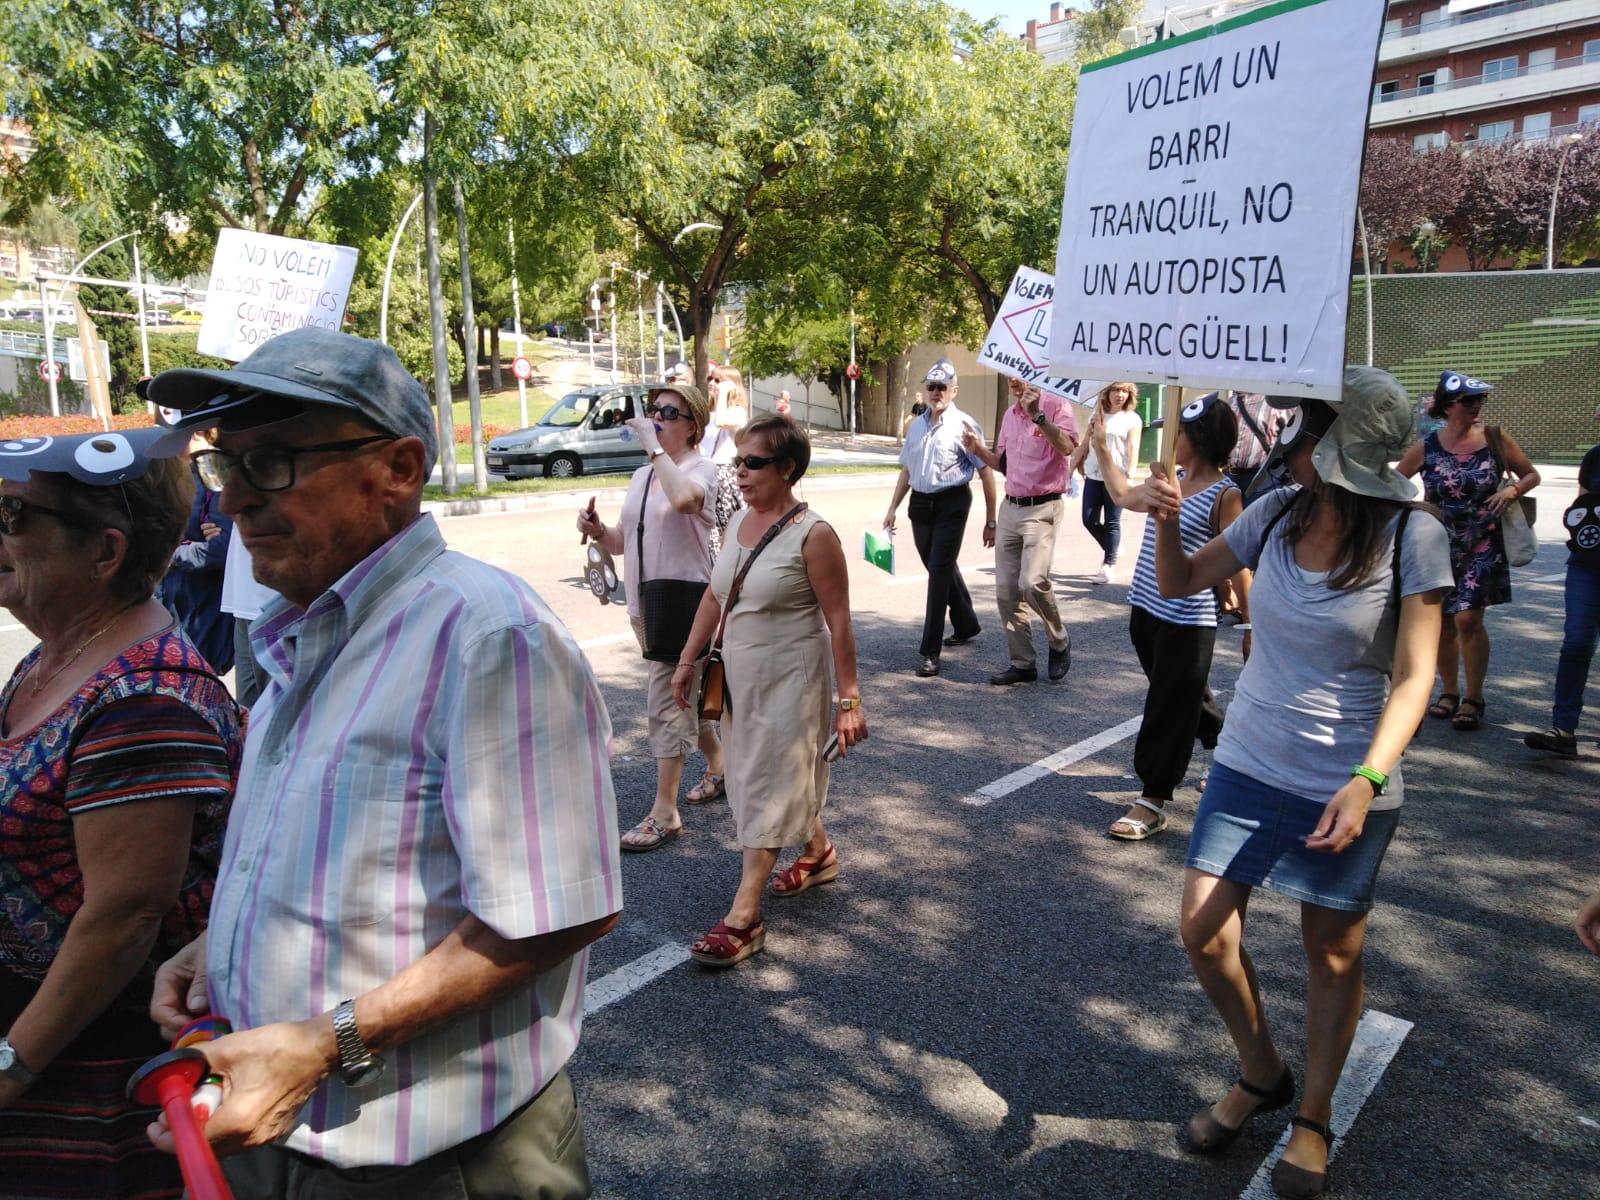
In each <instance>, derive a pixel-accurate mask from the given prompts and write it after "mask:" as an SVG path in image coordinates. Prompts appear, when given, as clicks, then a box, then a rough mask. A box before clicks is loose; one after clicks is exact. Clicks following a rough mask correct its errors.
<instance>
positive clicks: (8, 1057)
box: [0, 1041, 17, 1071]
mask: <svg viewBox="0 0 1600 1200" xmlns="http://www.w3.org/2000/svg"><path fill="white" fill-rule="evenodd" d="M16 1065H17V1052H16V1051H15V1050H13V1049H12V1048H11V1043H10V1042H6V1041H0V1071H9V1070H11V1068H13V1067H15V1066H16Z"/></svg>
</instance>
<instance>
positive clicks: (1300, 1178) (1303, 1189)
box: [1272, 1116, 1333, 1200]
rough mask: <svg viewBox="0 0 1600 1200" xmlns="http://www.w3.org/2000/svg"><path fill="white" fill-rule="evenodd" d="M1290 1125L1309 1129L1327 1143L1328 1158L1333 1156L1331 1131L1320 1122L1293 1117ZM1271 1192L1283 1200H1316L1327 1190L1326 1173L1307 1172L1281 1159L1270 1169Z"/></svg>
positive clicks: (1324, 1171) (1322, 1171)
mask: <svg viewBox="0 0 1600 1200" xmlns="http://www.w3.org/2000/svg"><path fill="white" fill-rule="evenodd" d="M1289 1124H1290V1125H1298V1126H1299V1127H1300V1128H1301V1129H1309V1130H1310V1131H1311V1132H1312V1133H1314V1134H1317V1135H1318V1136H1319V1137H1321V1138H1322V1140H1323V1141H1325V1142H1327V1143H1328V1156H1329V1157H1330V1158H1331V1157H1332V1156H1333V1130H1331V1129H1329V1128H1328V1127H1327V1126H1326V1125H1324V1124H1322V1122H1320V1121H1313V1120H1312V1119H1311V1118H1310V1117H1299V1116H1297V1117H1295V1118H1293V1119H1292V1120H1291V1121H1290V1122H1289ZM1272 1190H1273V1191H1274V1192H1276V1193H1277V1194H1278V1195H1280V1196H1282V1197H1283V1198H1284V1200H1317V1197H1318V1196H1321V1195H1323V1194H1324V1193H1325V1192H1327V1190H1328V1172H1327V1170H1326V1169H1324V1170H1321V1171H1308V1170H1306V1169H1305V1168H1304V1167H1297V1166H1295V1165H1294V1164H1293V1163H1288V1162H1284V1161H1283V1159H1282V1158H1279V1159H1278V1163H1277V1165H1276V1166H1275V1167H1273V1168H1272Z"/></svg>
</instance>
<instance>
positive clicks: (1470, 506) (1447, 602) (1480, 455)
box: [1422, 432, 1511, 613]
mask: <svg viewBox="0 0 1600 1200" xmlns="http://www.w3.org/2000/svg"><path fill="white" fill-rule="evenodd" d="M1422 486H1423V490H1424V494H1425V495H1426V497H1427V500H1428V503H1429V504H1433V505H1437V506H1438V508H1439V511H1440V512H1441V513H1442V514H1443V516H1444V527H1445V528H1446V529H1447V530H1449V532H1450V568H1451V570H1452V571H1453V572H1454V574H1455V577H1456V586H1455V587H1454V588H1453V589H1452V590H1451V591H1449V592H1447V593H1446V594H1445V597H1444V611H1445V612H1447V613H1458V612H1465V611H1466V610H1467V609H1471V608H1488V607H1489V606H1490V605H1492V604H1505V603H1506V602H1507V601H1509V600H1510V599H1511V564H1510V563H1509V562H1508V561H1507V559H1506V546H1505V539H1504V538H1503V537H1502V535H1501V533H1500V518H1499V517H1497V516H1495V515H1494V514H1493V513H1492V512H1490V511H1489V509H1488V508H1487V502H1488V499H1489V497H1490V496H1492V495H1494V494H1495V492H1496V491H1497V490H1498V489H1499V487H1500V470H1499V468H1498V467H1497V466H1496V465H1495V461H1494V452H1493V451H1492V450H1490V449H1489V447H1488V446H1484V447H1483V448H1482V449H1480V450H1475V451H1473V452H1472V453H1471V454H1452V453H1451V452H1450V451H1448V450H1446V449H1445V448H1444V447H1443V446H1442V445H1441V444H1440V443H1439V434H1438V433H1437V432H1434V433H1430V434H1429V435H1428V436H1427V437H1426V438H1424V439H1423V442H1422Z"/></svg>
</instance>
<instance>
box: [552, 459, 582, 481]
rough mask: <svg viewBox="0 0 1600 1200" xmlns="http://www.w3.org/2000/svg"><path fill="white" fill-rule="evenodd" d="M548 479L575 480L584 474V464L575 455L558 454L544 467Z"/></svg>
mask: <svg viewBox="0 0 1600 1200" xmlns="http://www.w3.org/2000/svg"><path fill="white" fill-rule="evenodd" d="M544 474H545V478H546V479H573V478H576V477H577V476H579V475H582V474H583V464H582V463H581V462H579V461H578V459H577V457H576V456H575V455H571V454H557V455H556V456H555V457H553V458H552V459H551V460H550V461H549V462H547V463H545V465H544Z"/></svg>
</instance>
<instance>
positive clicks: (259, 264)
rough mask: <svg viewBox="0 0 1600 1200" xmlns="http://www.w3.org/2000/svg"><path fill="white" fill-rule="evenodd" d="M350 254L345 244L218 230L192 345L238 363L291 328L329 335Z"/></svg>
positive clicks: (351, 264)
mask: <svg viewBox="0 0 1600 1200" xmlns="http://www.w3.org/2000/svg"><path fill="white" fill-rule="evenodd" d="M357 253H358V252H357V251H356V250H355V249H354V248H353V247H350V246H332V245H328V244H326V243H323V242H307V241H302V240H300V239H299V238H286V237H278V236H276V235H275V234H270V233H254V232H252V231H250V230H246V229H224V230H223V231H222V232H221V233H219V234H218V235H217V249H216V252H215V254H213V255H212V258H211V282H210V284H209V285H208V287H207V289H206V307H205V317H204V319H203V320H201V322H200V336H199V339H198V341H197V342H196V348H197V349H198V350H199V351H200V352H201V353H202V354H214V355H216V356H217V357H218V358H226V359H228V360H230V361H231V362H238V361H239V360H240V359H243V358H247V357H249V355H250V354H251V352H252V351H254V350H255V349H256V347H257V346H260V345H261V344H262V343H263V342H267V341H270V340H271V339H272V338H274V337H276V336H277V335H278V334H280V333H287V332H288V331H289V330H291V329H301V328H304V327H305V326H308V325H311V326H316V327H318V328H321V329H331V330H335V331H337V330H338V328H339V323H340V321H342V320H343V319H344V306H345V302H346V301H347V300H348V299H349V298H350V280H351V278H352V277H353V276H354V275H355V270H356V255H357Z"/></svg>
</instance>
